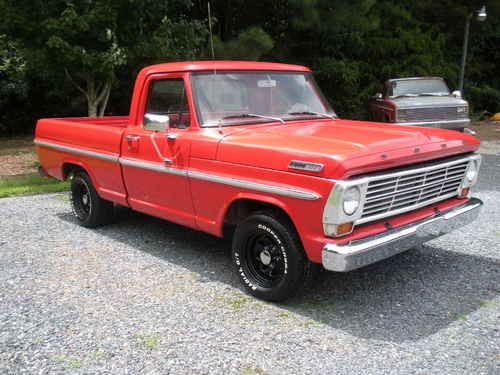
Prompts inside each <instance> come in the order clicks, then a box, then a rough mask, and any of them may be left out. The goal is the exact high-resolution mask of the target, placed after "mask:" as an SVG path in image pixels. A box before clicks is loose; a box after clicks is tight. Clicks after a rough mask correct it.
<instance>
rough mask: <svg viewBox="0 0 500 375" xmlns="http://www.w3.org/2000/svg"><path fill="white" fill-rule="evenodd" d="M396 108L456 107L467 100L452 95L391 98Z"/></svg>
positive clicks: (462, 104) (464, 104)
mask: <svg viewBox="0 0 500 375" xmlns="http://www.w3.org/2000/svg"><path fill="white" fill-rule="evenodd" d="M391 101H392V102H393V103H394V104H395V105H396V107H397V108H407V107H458V106H466V105H467V102H466V101H465V100H463V99H460V98H456V97H454V96H415V97H401V98H392V99H391Z"/></svg>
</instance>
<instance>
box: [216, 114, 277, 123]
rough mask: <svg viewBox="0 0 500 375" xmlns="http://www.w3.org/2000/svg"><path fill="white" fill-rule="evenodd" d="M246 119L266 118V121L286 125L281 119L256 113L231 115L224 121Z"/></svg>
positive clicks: (224, 118)
mask: <svg viewBox="0 0 500 375" xmlns="http://www.w3.org/2000/svg"><path fill="white" fill-rule="evenodd" d="M246 117H257V118H264V119H268V120H273V121H279V122H281V123H282V124H283V125H284V124H285V120H283V119H282V118H281V117H274V116H265V115H257V114H255V113H241V114H239V115H230V116H226V117H223V118H222V120H230V119H237V118H246Z"/></svg>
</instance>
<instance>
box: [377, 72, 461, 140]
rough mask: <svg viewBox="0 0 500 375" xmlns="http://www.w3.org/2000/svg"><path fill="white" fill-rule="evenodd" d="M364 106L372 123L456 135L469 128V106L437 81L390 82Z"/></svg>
mask: <svg viewBox="0 0 500 375" xmlns="http://www.w3.org/2000/svg"><path fill="white" fill-rule="evenodd" d="M368 106H369V112H370V116H371V119H372V120H374V121H380V122H392V123H395V124H400V125H418V126H428V127H435V128H445V129H453V130H459V131H464V130H465V129H466V127H467V126H468V125H469V124H470V119H469V104H468V103H467V102H466V101H465V100H463V99H462V98H461V95H460V92H459V91H453V92H450V89H449V88H448V86H447V85H446V83H445V81H444V80H443V79H442V78H439V77H414V78H397V79H390V80H388V81H386V82H385V84H384V89H383V92H382V93H378V94H376V95H375V96H373V97H372V98H371V99H370V101H369V104H368Z"/></svg>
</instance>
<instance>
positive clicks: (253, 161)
mask: <svg viewBox="0 0 500 375" xmlns="http://www.w3.org/2000/svg"><path fill="white" fill-rule="evenodd" d="M478 147H479V140H478V139H476V138H474V137H473V136H470V135H468V134H464V133H459V132H456V131H451V130H444V129H433V128H423V127H414V126H399V125H397V126H396V125H391V124H385V123H375V122H363V121H350V120H310V121H307V122H306V121H290V122H287V123H286V124H285V125H250V126H238V127H235V128H232V129H231V128H225V129H224V136H223V137H222V139H221V141H220V143H219V147H218V151H217V156H216V157H217V159H218V160H220V161H222V162H227V163H232V164H243V165H248V166H252V167H260V168H266V169H274V170H281V171H290V172H294V173H307V172H298V171H295V170H290V169H289V168H288V165H289V163H290V161H291V160H300V161H306V162H313V163H321V164H323V165H324V168H323V171H322V172H321V173H320V174H319V175H320V176H322V177H327V178H347V177H349V176H353V175H357V174H361V173H366V172H371V171H375V170H380V169H386V168H392V167H396V166H401V165H405V164H411V163H416V162H421V161H425V160H430V159H436V158H440V157H445V156H450V155H456V154H460V153H466V152H472V151H475V150H477V148H478ZM316 175H318V174H316Z"/></svg>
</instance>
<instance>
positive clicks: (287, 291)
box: [232, 213, 319, 301]
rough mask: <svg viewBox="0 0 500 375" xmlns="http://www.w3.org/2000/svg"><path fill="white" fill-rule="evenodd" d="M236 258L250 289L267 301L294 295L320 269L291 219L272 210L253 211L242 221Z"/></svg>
mask: <svg viewBox="0 0 500 375" xmlns="http://www.w3.org/2000/svg"><path fill="white" fill-rule="evenodd" d="M232 259H233V266H234V268H235V271H236V273H237V274H238V277H239V279H240V282H241V283H242V285H243V286H244V287H245V289H246V290H247V291H248V293H250V294H251V295H253V296H255V297H257V298H260V299H263V300H266V301H283V300H285V299H287V298H290V297H292V296H293V295H295V294H296V293H297V292H298V291H299V290H300V289H301V288H302V287H303V286H304V285H305V284H307V283H308V282H309V281H310V280H311V279H312V278H313V276H314V275H315V274H316V273H317V271H318V270H319V266H318V265H316V264H314V263H311V262H310V261H309V259H308V258H307V256H306V254H305V253H304V249H303V247H302V243H301V241H300V239H299V237H298V235H297V232H296V231H295V228H294V227H293V225H292V224H291V223H290V222H289V220H287V219H286V218H283V217H279V216H278V217H275V216H271V214H268V213H259V214H253V215H251V216H250V217H248V218H247V219H246V220H244V221H243V222H241V223H240V224H238V226H237V227H236V231H235V233H234V237H233V245H232Z"/></svg>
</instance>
